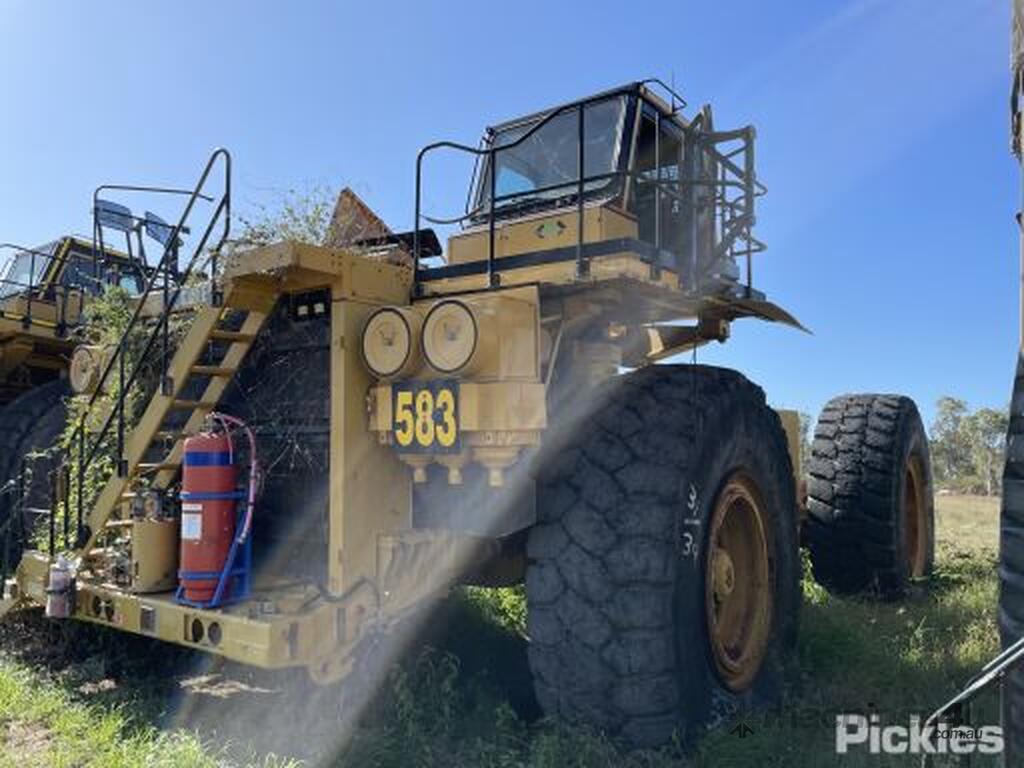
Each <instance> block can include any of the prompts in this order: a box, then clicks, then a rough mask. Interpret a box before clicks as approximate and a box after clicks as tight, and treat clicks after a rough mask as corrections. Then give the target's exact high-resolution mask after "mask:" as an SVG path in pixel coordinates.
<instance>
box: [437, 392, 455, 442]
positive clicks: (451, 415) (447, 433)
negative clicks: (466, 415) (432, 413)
mask: <svg viewBox="0 0 1024 768" xmlns="http://www.w3.org/2000/svg"><path fill="white" fill-rule="evenodd" d="M437 409H438V410H439V411H440V412H441V423H440V424H438V425H437V430H436V434H437V442H438V443H440V444H441V447H443V448H451V447H452V446H453V445H455V438H456V436H457V435H458V426H457V425H456V423H455V395H453V394H452V391H451V390H450V389H442V390H440V391H439V392H438V393H437Z"/></svg>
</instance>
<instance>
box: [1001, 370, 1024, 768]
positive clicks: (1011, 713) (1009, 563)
mask: <svg viewBox="0 0 1024 768" xmlns="http://www.w3.org/2000/svg"><path fill="white" fill-rule="evenodd" d="M999 632H1000V635H1001V636H1002V641H1003V648H1004V649H1006V648H1009V647H1010V646H1011V645H1013V644H1014V643H1016V642H1017V641H1019V640H1020V639H1021V638H1024V358H1022V359H1021V360H1019V361H1018V363H1017V377H1016V380H1015V382H1014V387H1013V400H1012V401H1011V403H1010V428H1009V430H1008V433H1007V436H1006V464H1005V465H1004V467H1003V500H1002V507H1001V509H1000V526H999ZM1002 707H1003V717H1002V721H1003V731H1004V732H1003V738H1004V739H1005V750H1006V754H1005V760H1006V765H1008V766H1009V765H1020V764H1021V763H1022V762H1024V669H1022V668H1021V667H1017V669H1015V670H1013V671H1011V672H1010V673H1009V674H1008V675H1007V676H1006V679H1005V682H1004V686H1003V701H1002Z"/></svg>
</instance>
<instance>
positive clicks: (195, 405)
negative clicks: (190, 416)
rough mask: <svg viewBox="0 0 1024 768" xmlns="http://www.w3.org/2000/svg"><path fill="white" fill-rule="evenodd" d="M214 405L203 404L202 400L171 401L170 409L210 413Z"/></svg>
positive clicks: (215, 405)
mask: <svg viewBox="0 0 1024 768" xmlns="http://www.w3.org/2000/svg"><path fill="white" fill-rule="evenodd" d="M216 407H217V404H216V403H204V402H203V401H202V400H172V401H171V408H177V409H178V410H181V411H212V410H213V409H214V408H216Z"/></svg>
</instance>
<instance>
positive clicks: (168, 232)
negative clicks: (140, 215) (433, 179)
mask: <svg viewBox="0 0 1024 768" xmlns="http://www.w3.org/2000/svg"><path fill="white" fill-rule="evenodd" d="M145 222H146V234H147V235H148V236H149V237H151V238H153V239H154V240H156V241H157V242H158V243H160V245H163V246H166V245H167V244H168V243H169V242H171V236H172V235H173V234H174V227H172V226H171V225H170V224H168V223H167V222H166V221H164V220H163V219H161V218H160V217H159V216H157V215H156V214H155V213H151V212H150V211H146V218H145Z"/></svg>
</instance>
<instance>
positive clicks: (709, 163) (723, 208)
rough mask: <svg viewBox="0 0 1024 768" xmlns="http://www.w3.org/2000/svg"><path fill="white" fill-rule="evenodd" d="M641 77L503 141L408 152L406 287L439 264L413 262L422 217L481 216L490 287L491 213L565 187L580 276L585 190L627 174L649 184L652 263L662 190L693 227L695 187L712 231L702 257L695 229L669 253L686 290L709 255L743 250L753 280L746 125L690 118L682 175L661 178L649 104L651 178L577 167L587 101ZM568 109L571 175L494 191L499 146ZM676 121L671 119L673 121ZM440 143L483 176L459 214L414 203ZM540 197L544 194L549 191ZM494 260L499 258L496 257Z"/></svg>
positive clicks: (759, 189)
mask: <svg viewBox="0 0 1024 768" xmlns="http://www.w3.org/2000/svg"><path fill="white" fill-rule="evenodd" d="M644 83H654V84H657V85H659V86H660V87H661V88H663V89H664V90H666V91H667V92H668V93H669V94H670V98H671V107H670V109H671V114H672V115H674V114H675V113H676V112H677V111H678V109H679V108H681V106H685V101H683V100H682V98H681V97H679V96H678V94H676V93H675V92H674V91H673V90H672V89H671V88H669V86H667V85H665V84H664V83H662V82H661V81H660V80H649V81H644ZM644 83H640V84H638V85H637V86H634V87H633V88H632V89H628V90H622V91H617V92H616V91H612V92H605V93H601V94H597V95H595V96H591V97H589V98H586V99H582V100H580V101H576V102H573V103H571V104H567V105H564V106H562V107H558V108H556V109H554V110H552V111H550V112H548V113H546V114H544V115H543V116H541V117H539V118H538V119H536V122H534V123H533V125H531V127H530V128H529V129H528V130H527V131H525V132H524V133H523V134H522V135H521V136H519V137H518V138H517V139H516V140H514V141H511V142H508V143H505V144H500V145H499V144H497V143H496V136H495V135H494V134H493V133H491V134H490V135H489V138H488V139H487V140H486V141H485V142H484V143H483V145H482V146H479V147H472V146H469V145H466V144H460V143H458V142H453V141H438V142H434V143H432V144H429V145H427V146H425V147H423V148H422V149H421V150H420V152H419V153H418V154H417V157H416V194H415V214H414V216H415V220H414V229H413V242H412V251H413V253H412V256H413V265H414V291H417V292H418V289H419V285H420V283H421V282H422V281H423V280H426V279H429V278H430V277H431V276H433V275H434V274H436V273H441V272H443V271H444V268H438V269H436V270H430V269H428V270H423V269H421V268H420V262H421V258H422V256H423V249H422V244H423V238H422V236H421V231H422V230H421V227H422V224H423V222H428V223H431V224H443V225H450V224H465V223H466V222H471V223H474V224H476V223H480V222H484V221H485V222H486V226H487V233H488V239H487V259H486V262H485V272H486V275H487V285H488V286H489V287H491V288H494V287H497V286H499V285H500V272H501V271H502V270H503V267H504V265H503V264H501V263H499V261H498V260H496V258H495V256H496V253H495V251H496V237H495V235H496V229H497V222H498V220H499V218H507V217H508V216H509V215H510V213H514V212H515V211H514V209H515V206H514V205H512V202H513V201H514V200H516V199H522V198H525V197H527V196H529V197H531V198H533V199H534V200H536V199H537V198H539V197H542V196H544V195H548V194H551V193H557V192H559V191H562V190H564V191H565V192H566V195H565V197H568V198H574V202H575V209H576V219H577V227H576V229H577V241H576V244H575V248H574V253H573V258H574V259H575V262H576V274H577V277H579V278H584V277H586V276H587V275H588V274H589V271H590V263H589V259H590V257H589V256H588V255H587V249H586V247H585V246H586V243H585V228H584V216H585V209H586V203H587V201H588V193H593V195H592V196H599V195H602V194H605V193H606V190H607V188H608V187H609V186H610V185H611V182H612V181H614V180H623V181H624V180H627V179H629V180H632V182H634V183H636V184H637V185H650V186H652V187H654V190H655V193H654V195H655V206H654V210H655V219H656V220H655V226H654V243H653V253H652V254H650V256H651V258H652V260H654V261H655V263H658V262H659V260H660V256H661V252H662V242H661V239H662V226H661V221H660V216H661V199H662V196H663V195H664V196H668V197H669V198H671V199H674V200H677V201H679V202H680V204H681V205H682V206H684V210H687V211H689V216H688V220H689V227H690V229H691V230H695V229H696V227H698V225H699V222H698V216H697V214H696V210H697V209H698V207H699V206H700V205H701V200H700V199H699V195H700V191H701V190H704V194H705V196H706V197H707V198H708V206H709V207H710V208H712V209H713V211H712V213H713V218H712V224H713V227H714V232H715V242H714V246H713V252H712V253H710V254H708V258H705V259H703V260H702V259H701V258H700V257H701V254H700V253H699V250H700V246H699V239H698V237H697V236H696V234H690V236H689V238H688V240H689V243H690V246H689V247H688V248H686V249H685V251H686V252H687V253H688V254H689V263H682V262H683V255H682V253H681V252H676V253H674V254H672V256H673V259H672V262H673V263H671V264H670V266H671V267H673V268H674V269H675V270H676V272H677V274H679V275H680V277H681V278H682V277H684V276H685V278H686V280H687V283H688V284H689V287H690V288H691V290H699V288H700V285H701V283H702V282H703V277H704V273H703V272H702V271H701V268H700V267H701V264H702V263H703V264H704V265H706V266H707V267H708V269H710V268H711V267H713V266H714V264H715V263H716V262H718V261H719V260H720V259H722V258H725V257H734V258H736V257H739V258H744V259H745V260H746V267H747V269H746V272H747V274H746V278H747V279H746V283H747V286H746V287H747V290H748V292H749V291H750V290H751V289H752V287H753V286H752V282H753V267H752V256H753V255H754V254H756V253H759V252H761V251H763V250H764V249H765V245H764V243H763V242H761V241H760V240H758V239H757V238H755V237H754V236H753V227H754V224H755V222H756V218H755V200H756V198H758V197H760V196H762V195H764V194H765V193H766V192H767V189H766V187H765V186H764V185H763V184H762V183H761V182H759V181H758V180H757V178H756V172H755V166H754V129H753V128H752V127H747V128H743V129H740V130H736V131H728V132H715V131H710V130H702V129H701V128H700V127H699V126H698V125H697V124H696V122H695V123H692V124H691V125H690V126H689V127H687V128H685V129H684V131H685V133H686V136H687V147H686V152H685V156H684V164H685V167H686V169H687V172H686V174H685V176H683V177H682V178H679V179H667V178H665V177H664V176H663V166H662V164H661V162H660V147H659V146H658V145H657V142H658V141H660V135H661V131H660V120H661V119H663V116H662V112H661V110H660V109H658V108H657V107H655V108H654V113H655V115H656V116H657V118H656V119H657V121H658V124H657V125H656V130H655V158H656V161H655V168H654V170H655V174H656V175H655V177H654V178H650V177H646V176H644V175H642V174H641V173H638V172H636V171H635V170H617V171H612V172H608V173H600V174H592V175H587V174H586V173H585V168H586V160H587V158H586V154H585V151H586V150H585V148H586V120H585V114H586V109H587V107H588V106H589V105H591V104H594V103H597V102H600V101H605V100H607V99H609V98H612V97H614V96H616V95H628V94H631V93H638V94H639V92H640V87H639V86H642V85H644ZM639 98H641V99H644V100H646V98H645V97H644V96H643V95H642V94H640V95H639ZM677 102H678V104H679V105H680V106H677ZM648 103H649V102H648ZM570 112H574V113H575V114H576V127H577V137H576V139H577V157H576V178H575V179H572V180H567V181H560V182H558V183H555V184H552V185H548V186H544V187H538V188H533V189H530V190H527V191H520V192H511V193H507V194H501V195H499V194H497V175H498V174H497V158H498V156H499V154H500V153H502V152H508V151H510V150H513V149H515V148H516V147H518V146H520V145H521V144H523V142H525V141H527V140H529V139H530V138H531V137H532V136H533V135H534V134H536V133H537V131H539V130H541V129H542V128H543V127H544V126H546V125H548V124H549V123H550V122H551V121H552V120H554V119H555V118H557V117H559V116H561V115H564V114H567V113H570ZM664 119H668V118H667V117H666V118H664ZM676 125H679V124H678V123H676ZM627 135H628V134H627ZM720 145H725V147H726V149H725V151H720V150H719V148H718V147H719V146H720ZM442 149H450V150H454V151H457V152H461V153H465V154H469V155H472V156H473V157H474V158H475V162H474V178H475V177H476V175H477V173H478V168H479V166H480V161H481V160H483V161H484V165H483V171H482V173H483V179H484V182H485V183H486V185H487V189H486V200H485V201H484V202H483V203H482V204H480V205H478V206H477V207H476V208H474V209H472V210H467V211H466V212H465V213H464V214H462V215H460V216H457V217H454V218H449V219H440V218H435V217H431V216H428V215H426V214H424V213H423V211H422V187H423V161H424V158H426V156H427V155H429V154H431V153H433V152H436V151H438V150H442ZM621 151H623V152H628V151H629V147H622V148H621ZM709 169H713V171H709ZM548 200H549V201H550V198H549V199H548ZM502 204H505V205H502ZM467 207H468V206H467ZM499 208H500V210H499ZM688 234H689V233H688ZM500 261H505V260H504V259H502V260H500ZM517 263H518V262H516V261H514V260H509V261H507V262H506V264H509V265H513V264H517ZM504 268H510V267H504Z"/></svg>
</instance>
